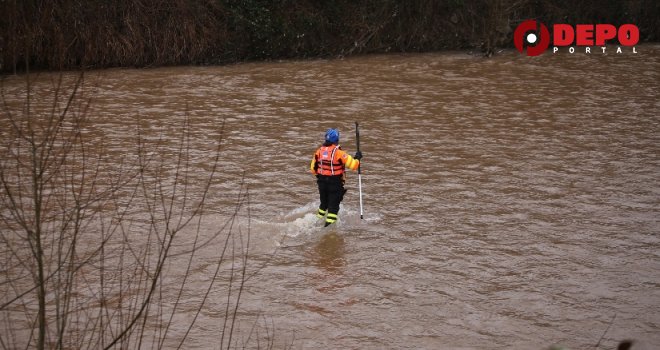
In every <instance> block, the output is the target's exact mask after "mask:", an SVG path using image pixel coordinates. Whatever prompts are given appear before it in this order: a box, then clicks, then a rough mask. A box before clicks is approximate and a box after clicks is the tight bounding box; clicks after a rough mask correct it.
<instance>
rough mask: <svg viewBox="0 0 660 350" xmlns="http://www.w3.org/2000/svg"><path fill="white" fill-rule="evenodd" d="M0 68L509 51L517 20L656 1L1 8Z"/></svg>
mask: <svg viewBox="0 0 660 350" xmlns="http://www.w3.org/2000/svg"><path fill="white" fill-rule="evenodd" d="M0 13H2V14H3V16H2V19H1V20H0V34H1V35H0V49H1V51H0V71H3V72H12V71H16V70H22V69H23V67H24V66H25V64H26V63H28V64H29V65H30V66H31V67H33V68H40V69H72V68H79V67H112V66H138V67H144V66H159V65H176V64H221V63H228V62H235V61H242V60H261V59H278V58H294V57H319V56H320V57H333V56H344V55H351V54H364V53H374V52H390V51H395V52H411V51H412V52H418V51H435V50H443V49H465V48H480V49H481V50H483V51H484V53H487V54H488V53H492V52H493V50H494V49H495V48H497V47H509V46H511V45H512V40H511V35H512V31H513V29H514V28H515V26H516V25H517V24H518V23H520V22H521V21H522V20H525V19H530V18H533V19H538V20H540V21H542V22H544V23H546V24H548V25H551V24H553V23H560V22H561V23H571V24H575V23H612V24H615V25H618V24H622V23H634V24H637V25H638V26H639V27H640V30H641V37H642V40H647V41H649V40H650V41H655V40H658V39H659V38H660V33H659V28H660V26H658V19H659V18H660V17H659V16H657V14H658V13H660V2H657V1H654V0H624V1H620V0H605V1H602V0H600V1H599V0H585V1H574V0H556V1H541V0H492V1H484V0H445V1H433V0H140V1H133V0H114V1H108V0H85V1H77V0H58V1H51V0H48V1H47V0H4V1H0Z"/></svg>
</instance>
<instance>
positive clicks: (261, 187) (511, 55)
mask: <svg viewBox="0 0 660 350" xmlns="http://www.w3.org/2000/svg"><path fill="white" fill-rule="evenodd" d="M636 50H637V52H638V53H637V54H633V53H632V52H630V51H628V50H624V52H623V53H622V54H615V53H614V49H612V50H610V51H609V52H608V53H607V54H601V53H592V54H585V53H584V52H578V53H575V54H569V53H567V52H566V53H563V52H560V53H558V54H554V55H553V54H550V53H547V54H544V55H542V56H539V57H535V58H531V57H526V56H523V55H520V54H518V53H517V52H515V51H504V52H501V53H500V54H498V55H496V56H495V57H493V58H490V59H484V58H481V57H475V56H472V55H469V54H468V53H466V52H453V53H432V54H391V55H376V56H365V57H356V58H347V59H333V60H310V61H284V62H266V63H245V64H237V65H232V66H223V67H172V68H157V69H140V70H135V69H110V70H103V71H93V72H88V73H87V81H88V82H89V84H90V86H92V88H90V95H91V97H92V104H91V109H90V112H89V113H90V119H91V121H92V122H93V124H94V130H95V131H94V133H92V134H91V135H93V137H99V138H103V139H104V140H105V141H104V143H105V144H106V151H107V152H115V153H118V154H119V153H122V152H125V150H126V149H128V148H131V147H134V146H133V145H134V130H135V128H134V127H133V126H132V125H135V124H136V123H139V124H140V125H142V127H143V128H142V133H143V134H144V135H143V136H144V137H146V138H152V139H159V140H165V141H163V142H165V143H167V140H168V139H169V138H172V139H173V140H175V141H174V142H172V143H171V148H172V149H176V147H178V145H179V143H178V141H177V136H176V135H178V134H179V133H180V130H181V129H182V125H183V124H182V120H184V117H186V116H188V120H189V121H190V124H191V130H193V136H194V137H193V138H192V140H191V145H192V146H191V151H192V154H193V158H194V157H197V156H198V157H199V159H200V161H199V162H193V163H192V169H193V173H196V174H201V175H200V176H201V177H204V176H207V175H208V172H209V171H210V168H211V166H210V164H209V162H208V161H201V159H208V158H209V157H208V154H211V153H213V149H214V140H217V139H218V138H219V137H221V138H222V148H221V151H220V169H219V172H218V174H219V175H218V177H217V178H218V181H217V182H216V183H215V184H214V185H213V186H211V188H210V192H209V195H208V199H207V204H206V206H207V208H208V209H209V211H208V212H207V213H206V214H205V221H204V223H203V224H202V231H205V230H206V231H213V229H214V228H215V227H219V226H222V225H223V224H224V223H225V222H226V220H227V213H230V212H231V211H232V210H233V208H234V203H235V202H236V198H237V196H239V192H240V191H244V190H245V186H243V185H241V183H244V184H245V185H247V191H248V193H249V195H250V199H249V222H247V223H246V220H247V217H248V216H247V215H245V214H243V215H242V217H243V219H242V221H241V223H240V225H242V226H241V227H242V230H247V229H249V231H250V234H251V236H250V242H249V244H250V255H249V259H250V261H251V263H250V264H249V265H248V270H249V271H248V273H249V276H250V277H249V279H248V280H247V281H246V283H245V287H244V290H243V294H242V297H241V301H240V306H239V308H238V318H239V320H240V319H241V318H242V319H244V320H245V321H244V322H243V323H241V327H239V329H237V330H236V333H237V334H240V336H237V339H243V340H245V339H247V338H248V336H247V334H248V331H249V329H251V327H253V326H254V327H256V328H257V329H261V332H262V334H264V333H266V332H270V333H272V335H274V336H272V337H271V338H272V339H273V340H272V341H273V343H272V345H273V347H274V348H287V347H288V348H292V349H545V348H548V347H549V346H551V345H553V344H560V345H563V346H566V347H567V348H570V349H595V348H600V349H614V348H615V347H616V344H617V343H618V342H619V341H621V340H624V339H633V340H635V341H636V345H635V347H633V349H657V348H658V347H660V46H658V45H642V46H638V47H637V48H636ZM594 52H597V51H594ZM21 84H22V80H21V79H20V77H9V78H7V79H5V82H4V85H5V89H6V90H7V91H8V93H7V95H8V96H10V98H11V94H12V91H13V90H12V89H20V86H21ZM138 119H139V121H137V120H138ZM356 121H357V122H359V123H360V147H361V151H362V153H363V154H364V159H363V163H362V168H361V169H362V175H361V178H362V185H363V186H362V187H363V188H362V190H363V203H364V205H363V211H364V219H363V220H360V207H359V200H358V186H357V183H358V177H357V174H355V173H351V174H349V176H348V179H347V188H348V193H347V195H346V197H345V199H344V202H343V203H342V207H341V210H340V213H339V217H340V221H339V222H338V224H337V225H336V226H335V227H330V228H327V229H322V228H320V227H318V226H316V220H315V218H314V215H313V213H314V211H315V209H316V206H317V205H318V198H317V197H318V194H317V189H316V184H315V179H314V177H313V176H312V175H311V174H310V173H309V170H308V167H309V161H310V159H311V156H312V154H313V152H314V150H315V149H316V147H318V146H319V145H320V143H321V142H322V138H323V135H324V132H325V130H326V129H327V128H330V127H334V128H338V129H339V131H340V133H341V139H340V144H341V145H342V146H343V148H344V149H345V150H347V151H348V152H350V153H353V152H354V151H355V150H356V138H355V124H354V123H355V122H356ZM223 123H224V129H221V128H222V125H223ZM166 149H167V147H166ZM211 158H212V157H211ZM237 225H238V224H237ZM222 243H223V242H222V240H219V241H217V242H216V241H214V242H211V243H210V245H209V246H207V247H206V248H205V249H207V252H206V253H204V254H201V255H200V257H199V258H197V259H198V260H197V261H196V262H197V263H198V264H200V266H199V267H198V268H196V269H193V270H192V272H188V274H193V275H195V274H196V275H197V276H192V278H191V282H190V283H193V284H194V283H200V290H204V288H205V287H202V284H203V283H202V282H204V281H207V278H206V277H207V276H208V275H212V274H213V268H212V261H214V259H215V258H214V256H216V255H215V253H217V251H219V250H220V249H221V245H222ZM205 258H206V259H209V260H208V261H204V259H205ZM186 271H187V270H186V269H184V267H180V268H177V265H176V264H173V265H172V266H169V267H168V276H170V277H172V278H175V279H176V278H182V275H183V274H184V273H186ZM177 276H178V277H177ZM195 281H198V282H195ZM218 288H220V287H218ZM200 293H201V292H200ZM165 294H166V292H165ZM193 294H194V293H193ZM209 298H210V299H209V300H208V301H207V302H206V304H205V306H204V308H203V310H202V312H201V313H200V314H199V316H198V318H197V320H196V328H195V329H194V330H193V332H192V333H191V334H190V335H189V336H188V338H187V340H186V343H185V348H188V349H207V348H218V339H217V334H218V332H219V330H220V329H222V319H223V316H224V312H225V302H226V300H225V299H226V296H223V295H222V293H217V294H215V293H211V294H210V295H209ZM193 299H194V300H198V298H197V299H195V298H194V297H192V296H191V302H192V300H193ZM181 303H182V304H183V305H185V303H186V299H185V298H184V299H183V300H182V301H181ZM193 310H194V307H191V311H190V312H191V314H192V313H194V311H193ZM184 311H185V308H184ZM184 313H185V312H184ZM182 318H183V319H187V318H186V315H184V316H182ZM255 324H256V325H255ZM185 329H186V327H185V326H181V329H177V325H176V324H175V325H174V326H173V330H172V331H171V335H172V337H173V338H176V337H177V336H180V335H181V334H182V332H183V331H185ZM165 344H166V347H169V346H168V345H167V344H170V343H168V342H165ZM172 344H174V345H176V344H178V343H177V342H176V340H172ZM597 344H599V345H598V347H597V346H596V345H597ZM268 346H269V344H264V343H262V344H260V345H259V346H258V347H260V348H268ZM247 347H248V348H256V347H257V346H255V344H254V343H252V344H251V345H249V346H247Z"/></svg>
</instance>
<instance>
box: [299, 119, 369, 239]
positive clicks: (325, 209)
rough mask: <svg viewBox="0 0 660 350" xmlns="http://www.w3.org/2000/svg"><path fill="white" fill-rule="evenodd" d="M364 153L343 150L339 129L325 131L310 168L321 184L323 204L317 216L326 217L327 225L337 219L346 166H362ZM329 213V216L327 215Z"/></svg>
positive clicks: (356, 167)
mask: <svg viewBox="0 0 660 350" xmlns="http://www.w3.org/2000/svg"><path fill="white" fill-rule="evenodd" d="M360 159H362V153H361V152H360V151H357V152H356V153H355V157H351V156H350V155H349V154H348V153H346V152H344V151H342V149H341V147H340V146H339V131H337V130H336V129H328V131H326V133H325V142H324V143H323V145H322V146H321V147H319V149H317V150H316V152H315V153H314V157H313V158H312V163H311V164H310V166H309V169H310V170H311V171H312V174H314V175H316V183H317V184H318V186H319V197H320V199H321V204H320V205H319V210H318V211H317V213H316V216H317V217H318V218H319V219H321V218H323V217H325V226H328V225H330V224H334V223H335V222H336V221H337V213H338V212H339V203H340V202H341V200H342V199H343V198H344V193H346V190H345V189H344V182H345V173H346V168H348V169H351V170H357V169H358V167H359V166H360ZM326 214H327V216H326Z"/></svg>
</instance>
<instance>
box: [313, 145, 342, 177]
mask: <svg viewBox="0 0 660 350" xmlns="http://www.w3.org/2000/svg"><path fill="white" fill-rule="evenodd" d="M343 153H344V152H343V151H342V150H340V149H339V146H337V145H334V144H333V145H330V146H322V147H321V148H319V149H318V150H317V151H316V155H315V157H316V162H317V168H316V174H317V175H324V176H337V175H342V174H344V163H343V162H342V161H341V156H342V154H343Z"/></svg>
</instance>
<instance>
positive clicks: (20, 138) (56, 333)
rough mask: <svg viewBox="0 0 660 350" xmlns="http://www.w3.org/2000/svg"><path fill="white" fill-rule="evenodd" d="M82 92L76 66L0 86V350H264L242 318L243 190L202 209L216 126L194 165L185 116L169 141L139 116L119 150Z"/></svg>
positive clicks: (246, 237) (263, 328) (264, 337)
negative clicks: (200, 168) (226, 202)
mask: <svg viewBox="0 0 660 350" xmlns="http://www.w3.org/2000/svg"><path fill="white" fill-rule="evenodd" d="M90 98H91V96H90V88H89V87H88V85H87V84H86V83H85V79H84V75H83V74H82V73H81V74H77V75H73V74H66V75H65V74H60V76H59V79H55V80H53V79H52V78H50V77H43V76H42V77H39V76H38V75H34V74H25V89H12V88H8V89H5V87H4V86H3V85H0V105H1V106H2V107H0V208H2V209H0V252H2V254H0V265H1V266H2V268H1V269H0V328H1V329H2V331H0V348H2V349H27V348H33V349H110V348H122V349H139V348H143V347H144V348H158V349H161V348H186V347H188V346H189V345H188V344H189V343H187V342H194V343H195V344H203V341H207V340H208V342H209V343H212V344H214V346H215V347H216V348H220V349H228V348H260V346H259V344H266V345H262V346H264V348H267V349H269V348H272V345H271V344H272V342H273V329H272V327H271V325H269V324H268V323H267V322H266V320H265V318H264V317H263V316H255V317H252V316H244V315H239V313H240V311H239V305H240V304H241V296H242V295H243V291H244V288H245V286H246V282H247V280H248V279H249V277H250V276H253V275H254V274H255V273H256V271H258V269H256V268H251V267H248V261H249V260H250V259H249V258H250V229H249V227H250V226H249V222H250V209H249V206H250V202H249V191H248V190H247V185H245V184H244V183H240V184H237V188H238V193H235V194H232V195H231V196H232V197H234V196H236V200H235V204H234V205H233V207H232V205H230V206H229V207H228V208H226V209H227V210H226V211H225V212H223V213H224V214H223V215H220V214H218V210H217V209H216V210H214V211H213V212H212V214H210V210H209V209H208V208H207V207H208V206H207V205H206V202H207V199H208V196H209V191H210V188H211V187H212V186H217V185H218V183H219V182H220V180H219V179H218V177H219V176H220V175H221V174H219V172H218V167H219V163H220V144H221V141H222V135H223V132H224V127H222V126H221V127H220V128H219V130H217V131H216V133H217V135H218V138H217V140H216V141H217V144H215V145H213V146H211V151H209V152H204V153H205V154H206V156H205V157H195V158H194V160H193V154H195V151H199V150H193V149H192V146H191V142H190V140H191V138H192V137H193V134H194V130H195V129H194V128H193V125H192V124H191V122H190V120H189V119H188V118H185V119H184V120H182V125H181V126H180V127H174V129H176V130H181V131H180V133H179V134H178V135H176V136H174V137H172V138H171V139H162V138H156V139H154V138H150V137H148V136H145V135H144V131H143V129H142V128H141V124H140V123H139V121H138V122H136V125H135V128H134V129H135V130H136V131H135V135H134V139H135V146H134V147H126V146H117V145H116V144H115V145H113V142H112V138H111V137H110V136H107V135H106V136H100V135H104V133H103V131H101V130H100V129H99V128H97V127H96V126H95V125H94V124H93V123H92V122H91V120H90V119H91V118H90V103H91V102H90ZM205 131H207V132H208V130H205ZM177 132H178V131H177ZM197 161H199V162H204V163H205V164H208V165H209V167H210V169H209V171H208V173H204V174H201V175H200V174H197V175H196V173H195V172H194V171H192V168H191V166H192V164H193V163H194V162H197ZM209 214H210V215H209ZM219 217H223V218H226V219H217V218H219ZM212 218H216V220H220V222H219V223H218V225H217V227H215V228H213V229H212V230H211V231H209V230H208V229H207V228H205V225H208V224H207V223H206V221H207V220H212ZM246 223H247V229H246V228H245V225H246ZM195 271H197V273H194V272H195ZM200 271H203V273H201V272H200ZM211 300H212V302H211ZM201 319H204V320H205V321H203V322H201V321H200V320H201ZM198 323H204V326H198ZM262 323H263V324H262ZM241 326H242V328H241ZM200 329H202V330H208V332H209V333H205V334H204V335H202V336H200V335H199V333H197V332H200ZM253 343H256V344H257V345H256V347H255V346H251V345H248V344H253ZM269 345H271V346H269ZM202 347H204V346H202Z"/></svg>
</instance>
